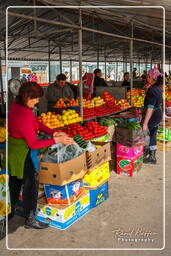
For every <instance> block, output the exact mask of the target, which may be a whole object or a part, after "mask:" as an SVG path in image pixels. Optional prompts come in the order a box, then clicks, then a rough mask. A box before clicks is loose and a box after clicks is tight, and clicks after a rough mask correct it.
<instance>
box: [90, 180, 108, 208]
mask: <svg viewBox="0 0 171 256" xmlns="http://www.w3.org/2000/svg"><path fill="white" fill-rule="evenodd" d="M86 190H87V189H86ZM88 190H89V192H90V208H94V207H96V206H98V205H100V204H101V203H103V202H104V201H105V200H106V199H107V198H108V182H105V183H104V184H102V185H101V186H99V187H97V188H96V189H88Z"/></svg>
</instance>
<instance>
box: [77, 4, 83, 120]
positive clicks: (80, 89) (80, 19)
mask: <svg viewBox="0 0 171 256" xmlns="http://www.w3.org/2000/svg"><path fill="white" fill-rule="evenodd" d="M79 25H80V27H81V28H80V29H79V31H78V47H79V87H80V88H79V91H80V115H81V117H82V118H83V83H82V12H81V9H79Z"/></svg>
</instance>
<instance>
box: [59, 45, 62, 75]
mask: <svg viewBox="0 0 171 256" xmlns="http://www.w3.org/2000/svg"><path fill="white" fill-rule="evenodd" d="M59 67H60V73H62V52H61V46H59Z"/></svg>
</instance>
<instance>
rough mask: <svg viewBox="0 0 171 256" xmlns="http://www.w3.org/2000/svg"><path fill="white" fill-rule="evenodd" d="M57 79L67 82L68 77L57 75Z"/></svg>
mask: <svg viewBox="0 0 171 256" xmlns="http://www.w3.org/2000/svg"><path fill="white" fill-rule="evenodd" d="M56 79H57V80H58V81H60V80H62V81H65V80H66V75H65V74H59V75H57V77H56Z"/></svg>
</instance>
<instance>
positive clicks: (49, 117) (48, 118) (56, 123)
mask: <svg viewBox="0 0 171 256" xmlns="http://www.w3.org/2000/svg"><path fill="white" fill-rule="evenodd" d="M38 120H39V122H42V123H43V124H44V125H46V126H47V127H49V128H51V129H56V128H59V127H63V126H64V122H63V121H62V120H61V118H60V115H57V114H54V113H52V112H47V114H45V113H42V114H41V115H40V116H39V117H38Z"/></svg>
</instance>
